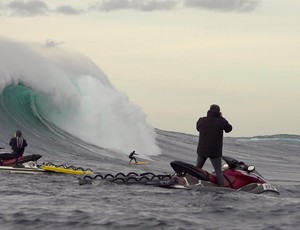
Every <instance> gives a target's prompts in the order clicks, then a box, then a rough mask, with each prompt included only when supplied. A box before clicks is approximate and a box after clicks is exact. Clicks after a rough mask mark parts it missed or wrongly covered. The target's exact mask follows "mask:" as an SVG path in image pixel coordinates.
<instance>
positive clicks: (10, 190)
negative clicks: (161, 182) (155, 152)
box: [0, 130, 300, 230]
mask: <svg viewBox="0 0 300 230" xmlns="http://www.w3.org/2000/svg"><path fill="white" fill-rule="evenodd" d="M157 132H158V143H159V146H160V147H161V148H162V152H163V154H162V155H161V156H158V157H155V158H152V159H153V161H151V164H150V165H147V166H132V165H129V164H128V158H127V157H126V156H123V155H120V156H116V157H107V156H106V155H109V152H108V151H107V152H106V151H105V150H103V149H99V154H98V153H96V154H95V152H97V151H96V149H97V148H96V147H94V149H93V152H91V151H87V150H85V152H80V151H78V149H77V148H78V147H75V148H74V151H73V153H68V154H64V157H63V158H61V159H62V160H61V161H60V162H58V159H59V157H58V156H60V155H61V151H59V150H57V148H54V147H53V149H51V150H52V152H53V153H52V156H51V154H49V153H47V152H46V151H45V152H43V155H44V156H45V158H48V159H50V158H51V157H53V158H54V159H56V161H55V162H56V163H67V162H70V163H75V162H77V164H76V165H78V166H84V167H90V168H92V169H93V170H95V171H99V172H103V173H109V172H111V173H113V172H124V173H127V172H130V171H135V172H148V171H150V172H160V173H172V169H171V167H170V166H169V162H170V161H172V160H185V161H187V162H191V163H192V162H194V161H195V158H196V157H195V149H196V144H197V137H195V136H192V135H186V134H181V133H174V132H166V131H161V130H158V131H157ZM29 143H30V140H29ZM81 144H83V143H81ZM48 147H49V146H48ZM299 147H300V142H299V137H297V136H296V137H295V138H294V139H292V140H290V139H288V138H287V137H286V136H280V137H279V138H271V137H269V138H259V139H240V138H225V145H224V155H229V156H234V157H236V158H238V159H242V160H244V161H245V162H249V163H253V164H255V165H256V168H257V169H258V171H259V172H261V173H262V174H263V175H264V176H265V178H266V179H267V180H269V181H270V182H271V183H273V184H274V185H275V186H276V187H277V188H278V190H279V191H280V193H281V195H280V196H268V195H255V194H249V193H242V192H234V193H226V192H200V191H192V190H175V189H164V188H158V187H152V186H144V185H116V184H110V183H101V184H99V185H81V186H80V185H79V184H78V176H73V175H20V174H19V175H17V174H0V178H1V181H2V183H1V186H0V188H1V209H0V223H1V229H3V230H4V229H40V228H43V229H297V228H298V226H299V224H300V220H299V219H300V212H299V207H300V193H299V189H300V176H299V172H298V169H299V161H300V160H299V157H298V155H299V152H296V151H299ZM61 150H62V149H61ZM56 151H57V152H56ZM102 152H106V154H103V153H102ZM78 155H80V157H79V156H78ZM205 167H206V169H208V170H210V169H211V166H210V163H209V162H208V163H207V164H206V166H205Z"/></svg>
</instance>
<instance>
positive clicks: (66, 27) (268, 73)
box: [0, 0, 300, 136]
mask: <svg viewBox="0 0 300 230" xmlns="http://www.w3.org/2000/svg"><path fill="white" fill-rule="evenodd" d="M299 12H300V1H299V0H284V1H283V0H98V1H97V0H95V1H93V0H65V1H60V0H51V1H50V0H49V1H45V0H44V1H36V0H35V1H23V0H21V1H20V0H18V1H17V0H14V1H11V0H1V2H0V28H1V29H0V37H4V38H9V39H13V40H17V41H21V42H39V43H44V44H45V45H47V46H49V47H51V46H61V47H62V48H65V49H71V50H76V51H78V52H80V53H82V54H84V55H86V56H88V57H89V58H91V59H92V60H93V61H94V62H95V63H96V64H97V65H98V66H99V67H100V68H101V69H102V70H103V71H104V72H105V73H106V75H107V76H108V78H109V79H110V81H111V83H112V84H113V85H114V86H115V87H116V88H117V89H119V90H120V91H122V92H124V93H125V94H127V95H128V97H129V98H130V100H131V101H132V102H133V103H135V104H137V105H139V106H140V107H141V108H142V109H143V110H144V112H145V113H146V114H147V115H148V117H147V120H148V122H149V123H150V124H151V125H153V126H154V127H156V128H159V129H164V130H170V131H178V132H185V133H190V134H197V132H196V130H195V123H196V121H197V120H198V118H199V117H200V116H205V115H206V112H207V110H208V108H209V106H210V105H211V104H214V103H215V104H219V105H220V107H221V110H222V111H223V115H224V117H225V118H227V119H228V120H229V122H230V123H231V124H232V125H233V127H234V130H233V131H232V133H230V134H227V136H255V135H266V134H280V133H285V134H300V119H299V114H300V105H299V101H300V90H299V88H300V27H299V22H300V14H299ZM0 52H1V51H0Z"/></svg>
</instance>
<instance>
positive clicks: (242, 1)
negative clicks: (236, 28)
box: [0, 0, 261, 16]
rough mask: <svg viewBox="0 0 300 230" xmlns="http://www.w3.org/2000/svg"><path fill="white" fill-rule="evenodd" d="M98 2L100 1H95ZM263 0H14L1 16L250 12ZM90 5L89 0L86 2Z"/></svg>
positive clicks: (0, 10) (2, 9)
mask: <svg viewBox="0 0 300 230" xmlns="http://www.w3.org/2000/svg"><path fill="white" fill-rule="evenodd" d="M95 1H97V0H95ZM260 1H261V0H98V2H97V3H95V4H94V5H92V6H91V7H87V8H86V10H80V9H76V8H74V7H73V6H71V5H60V6H58V7H57V8H55V9H49V7H48V5H47V4H46V3H45V1H38V0H29V1H23V0H12V1H10V3H8V4H1V3H0V16H11V15H12V16H17V15H19V16H37V15H46V14H50V13H60V14H66V15H75V14H81V13H87V12H88V11H95V10H96V11H107V12H108V11H114V10H124V9H131V10H136V11H149V12H150V11H156V10H171V9H174V8H176V7H177V8H182V7H183V8H185V7H188V8H195V9H206V10H212V11H221V12H229V11H235V12H250V11H253V10H255V9H256V7H257V5H258V3H259V2H260ZM86 4H87V3H86Z"/></svg>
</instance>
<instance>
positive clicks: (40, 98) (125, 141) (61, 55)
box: [0, 39, 160, 157]
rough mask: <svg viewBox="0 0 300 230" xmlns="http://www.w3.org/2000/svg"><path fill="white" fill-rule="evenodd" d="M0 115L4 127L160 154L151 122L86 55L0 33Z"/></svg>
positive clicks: (143, 152) (114, 147)
mask: <svg viewBox="0 0 300 230" xmlns="http://www.w3.org/2000/svg"><path fill="white" fill-rule="evenodd" d="M0 50H1V53H0V93H1V105H0V110H1V111H0V116H1V117H0V120H1V122H2V123H4V126H5V127H4V129H5V131H6V132H9V133H13V132H15V131H16V129H21V130H23V132H24V131H25V132H27V133H31V134H34V135H35V136H41V135H50V134H51V135H52V136H54V138H70V136H72V137H74V138H78V139H80V140H82V141H84V142H86V143H88V144H92V145H95V146H98V147H101V148H105V149H110V150H113V151H115V152H119V153H124V154H125V153H126V154H128V153H129V152H130V151H132V150H136V151H138V152H139V153H140V155H141V156H142V157H147V156H151V155H158V154H160V149H159V147H158V146H157V144H156V133H155V131H154V128H153V127H152V126H151V125H149V124H148V123H147V122H146V115H145V114H144V112H143V111H142V110H141V108H139V107H138V106H136V105H133V104H132V103H130V102H129V99H128V97H127V96H126V95H125V94H124V93H121V92H119V91H117V90H116V89H115V88H114V87H113V86H112V84H111V83H110V81H109V79H108V78H107V77H106V75H105V74H104V73H103V72H102V71H101V70H100V69H99V68H98V67H97V66H96V65H95V64H94V63H93V62H92V61H91V60H89V59H88V58H86V57H84V56H82V55H80V54H78V53H74V52H67V51H63V50H61V49H58V48H46V47H41V46H38V45H25V44H21V43H17V42H14V41H9V40H5V39H0Z"/></svg>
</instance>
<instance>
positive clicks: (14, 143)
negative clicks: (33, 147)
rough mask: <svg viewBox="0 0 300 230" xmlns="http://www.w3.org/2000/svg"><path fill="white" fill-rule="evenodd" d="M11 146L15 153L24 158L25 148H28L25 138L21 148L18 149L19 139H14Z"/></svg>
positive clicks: (11, 140)
mask: <svg viewBox="0 0 300 230" xmlns="http://www.w3.org/2000/svg"><path fill="white" fill-rule="evenodd" d="M9 145H10V146H11V149H12V151H13V153H16V154H18V155H19V156H22V155H23V153H24V150H25V147H26V146H27V142H26V140H25V139H24V138H23V143H22V145H21V147H18V145H17V138H16V137H13V138H11V139H10V141H9Z"/></svg>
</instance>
